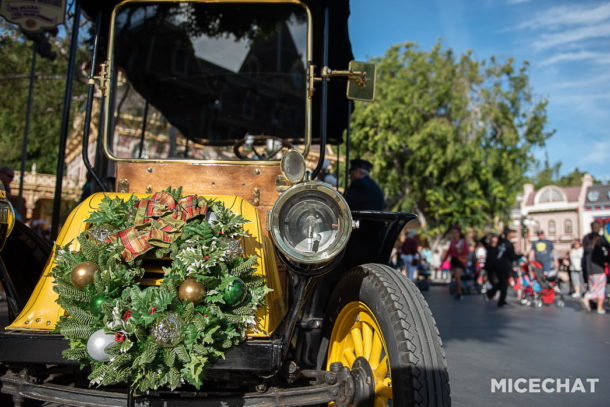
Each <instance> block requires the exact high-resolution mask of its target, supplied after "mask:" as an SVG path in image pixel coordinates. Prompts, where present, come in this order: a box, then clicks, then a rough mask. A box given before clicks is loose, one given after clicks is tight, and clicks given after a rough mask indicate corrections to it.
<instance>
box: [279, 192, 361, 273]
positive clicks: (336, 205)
mask: <svg viewBox="0 0 610 407" xmlns="http://www.w3.org/2000/svg"><path fill="white" fill-rule="evenodd" d="M270 226H271V227H270V229H271V236H272V238H273V240H274V241H275V243H276V245H277V247H278V249H279V250H280V251H281V252H282V253H283V254H284V255H285V256H286V257H287V258H288V259H290V260H292V261H295V262H298V263H305V264H317V263H324V262H327V261H330V260H332V259H333V258H335V257H336V256H337V255H338V254H339V253H341V251H342V250H343V249H344V248H345V245H346V244H347V241H348V239H349V236H350V234H351V231H352V216H351V212H350V210H349V207H348V206H347V203H346V202H345V199H343V196H341V194H340V193H339V192H337V191H336V190H334V189H332V188H330V187H329V186H328V185H327V184H323V183H321V182H306V183H303V184H298V185H295V186H293V187H292V188H290V189H288V190H287V191H286V192H284V193H283V194H282V195H281V196H280V197H279V198H278V200H277V202H276V203H275V205H274V206H273V209H272V210H271V216H270Z"/></svg>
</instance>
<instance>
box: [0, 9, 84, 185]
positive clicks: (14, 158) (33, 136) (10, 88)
mask: <svg viewBox="0 0 610 407" xmlns="http://www.w3.org/2000/svg"><path fill="white" fill-rule="evenodd" d="M0 20H1V19H0ZM51 42H52V46H53V48H54V51H58V52H55V54H56V55H57V57H56V58H55V59H54V60H49V59H45V58H42V57H41V56H40V55H37V57H36V80H35V84H34V89H33V103H32V112H31V115H30V128H29V142H28V161H27V169H28V170H29V167H30V166H31V164H33V163H36V166H37V169H38V171H39V172H44V173H49V174H54V173H55V169H56V165H57V148H58V143H59V134H60V125H61V114H62V108H63V94H64V88H65V76H66V68H67V58H68V56H67V48H68V46H69V45H68V42H69V37H68V38H66V37H65V36H64V37H62V38H55V39H53V40H52V41H51ZM31 58H32V42H31V41H29V40H26V38H25V37H24V36H23V35H22V34H21V33H20V32H19V31H17V30H16V29H15V28H14V27H13V26H11V25H9V24H8V23H6V22H4V21H3V20H1V21H0V60H1V61H2V64H0V93H1V94H2V98H0V151H2V159H1V160H0V161H1V162H0V165H10V166H13V167H15V168H16V169H18V168H19V163H20V160H21V142H22V138H23V132H24V126H25V114H26V101H27V94H28V86H29V75H30V63H31ZM84 90H85V88H84V86H83V85H82V84H80V83H75V87H74V93H73V94H74V98H75V99H82V95H83V94H84ZM78 108H79V106H78V105H76V106H75V105H74V104H73V106H72V110H73V111H74V110H76V109H78Z"/></svg>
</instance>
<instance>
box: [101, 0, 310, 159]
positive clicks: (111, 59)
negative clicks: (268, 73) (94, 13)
mask: <svg viewBox="0 0 610 407" xmlns="http://www.w3.org/2000/svg"><path fill="white" fill-rule="evenodd" d="M134 3H216V4H217V3H228V4H253V3H262V4H295V5H298V6H300V7H302V8H303V10H304V11H305V14H306V15H307V44H306V54H307V55H306V57H307V58H306V59H307V65H308V66H307V70H306V72H307V77H306V81H305V83H304V84H303V95H304V97H305V112H304V113H305V129H304V133H305V134H304V143H303V145H304V151H303V155H304V156H305V157H307V155H308V153H309V149H310V147H311V140H312V135H311V124H312V97H311V95H310V94H309V92H308V91H307V88H308V83H309V75H310V71H311V69H310V68H309V67H310V66H311V65H312V61H313V18H312V14H311V10H310V9H309V7H307V5H306V4H305V3H303V2H301V1H299V0H184V1H181V0H125V1H122V2H120V3H118V4H117V5H116V6H115V7H114V8H113V10H112V14H111V17H110V34H109V36H108V60H107V64H108V68H107V69H108V75H109V77H108V82H107V84H106V85H107V89H108V92H107V94H106V95H105V100H104V118H103V120H104V123H103V134H102V140H103V143H102V144H103V149H104V154H105V155H106V157H107V158H108V159H109V160H111V161H114V162H125V163H172V162H173V163H181V164H184V163H192V164H202V163H205V164H234V165H236V164H244V165H279V163H280V161H279V160H273V161H262V160H261V161H257V160H198V159H193V158H183V159H180V158H166V159H161V158H155V159H151V158H133V157H131V158H121V157H117V156H116V155H115V154H114V153H113V152H112V150H111V148H110V146H109V138H110V126H111V125H112V121H113V120H112V116H113V115H114V112H113V110H112V104H111V101H112V97H111V96H112V95H111V92H112V87H111V86H109V85H110V84H111V83H112V81H113V79H114V78H113V77H114V72H115V55H114V48H115V31H116V17H117V14H118V12H119V10H120V8H121V7H122V6H123V5H125V4H134Z"/></svg>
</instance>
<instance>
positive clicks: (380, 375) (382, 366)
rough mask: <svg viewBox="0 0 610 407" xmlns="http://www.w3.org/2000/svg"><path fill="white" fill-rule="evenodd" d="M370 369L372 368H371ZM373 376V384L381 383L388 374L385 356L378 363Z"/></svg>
mask: <svg viewBox="0 0 610 407" xmlns="http://www.w3.org/2000/svg"><path fill="white" fill-rule="evenodd" d="M371 368H372V366H371ZM373 374H374V375H375V382H383V380H384V379H385V376H386V375H387V374H388V357H387V355H386V356H385V357H384V358H383V360H382V361H381V362H380V363H379V366H377V368H375V369H374V370H373Z"/></svg>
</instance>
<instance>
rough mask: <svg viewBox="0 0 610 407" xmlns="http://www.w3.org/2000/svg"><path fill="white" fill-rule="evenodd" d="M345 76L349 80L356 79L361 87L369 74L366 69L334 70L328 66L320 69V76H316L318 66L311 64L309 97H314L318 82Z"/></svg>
mask: <svg viewBox="0 0 610 407" xmlns="http://www.w3.org/2000/svg"><path fill="white" fill-rule="evenodd" d="M337 77H343V78H347V80H349V81H354V82H355V83H356V84H357V85H358V86H360V87H361V88H362V87H364V86H366V81H367V74H366V72H364V71H354V70H351V69H348V70H333V69H330V68H329V67H327V66H323V67H322V69H320V76H316V66H315V65H313V64H310V65H309V67H308V70H307V97H308V98H310V99H311V98H312V97H313V95H314V93H315V91H316V89H315V84H316V82H322V81H329V80H330V79H331V78H337Z"/></svg>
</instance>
